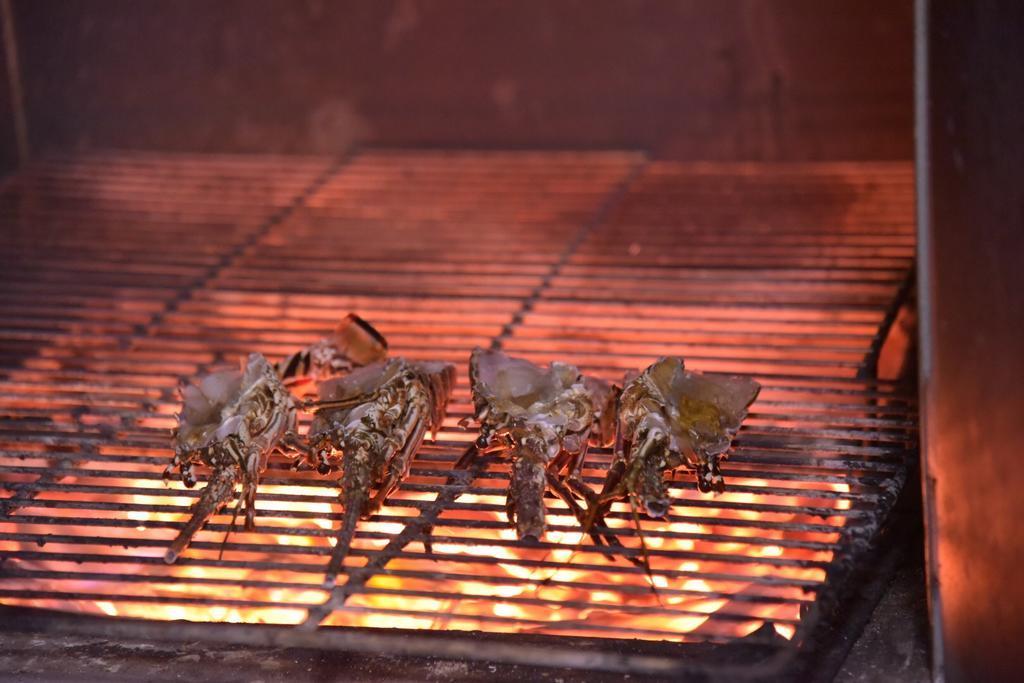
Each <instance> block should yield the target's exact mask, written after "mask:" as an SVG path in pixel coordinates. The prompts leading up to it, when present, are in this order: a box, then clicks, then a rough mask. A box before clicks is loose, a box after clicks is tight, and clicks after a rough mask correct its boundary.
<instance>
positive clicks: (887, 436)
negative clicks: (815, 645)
mask: <svg viewBox="0 0 1024 683" xmlns="http://www.w3.org/2000/svg"><path fill="white" fill-rule="evenodd" d="M911 189H912V188H911V175H910V172H909V169H908V168H907V167H905V166H903V165H899V164H802V165H799V164H797V165H781V166H772V167H759V166H749V165H736V164H727V165H722V164H717V165H716V164H711V165H708V164H676V163H667V162H652V161H648V160H646V159H644V158H643V157H642V156H639V155H635V154H628V153H618V152H615V153H612V152H609V153H597V152H591V153H552V152H547V153H523V152H518V153H501V152H466V153H459V152H450V153H446V152H417V151H408V150H406V151H387V150H371V151H367V152H364V153H362V154H358V155H355V156H354V157H352V158H349V159H346V160H342V161H332V160H328V159H292V158H272V157H266V158H263V157H255V158H247V159H244V160H243V159H237V158H233V157H215V158H212V157H202V156H188V155H182V156H173V155H151V154H138V153H109V154H99V155H89V156H81V157H65V158H57V159H53V160H49V161H46V162H43V163H39V164H36V165H35V166H32V167H30V168H29V169H27V170H26V171H25V172H23V173H22V174H21V175H19V176H16V177H14V178H13V179H12V180H11V181H10V182H9V183H8V184H7V185H6V189H5V191H4V193H3V194H2V195H0V222H2V223H3V224H4V227H5V230H6V231H7V232H8V233H10V234H11V235H12V239H11V240H10V242H11V248H10V249H9V250H7V251H5V253H4V255H3V261H4V265H5V266H7V265H9V266H10V268H9V269H5V271H4V274H3V275H2V276H0V277H2V278H3V279H4V280H5V282H4V284H5V288H6V289H5V291H8V292H9V294H8V296H7V299H6V300H5V302H3V303H0V316H2V318H0V496H3V500H2V507H0V553H2V555H0V557H2V564H0V602H4V603H7V604H13V605H33V606H35V607H57V608H60V609H65V610H71V611H78V612H88V613H92V614H104V613H106V614H117V615H118V616H120V617H122V618H123V617H128V618H131V617H144V618H146V619H153V620H157V621H159V620H164V619H181V618H187V619H193V620H199V621H205V620H210V621H225V620H241V621H253V622H255V621H269V622H272V623H284V624H300V625H302V624H304V627H303V628H305V629H306V630H307V631H309V632H310V633H311V634H325V635H324V639H323V641H322V642H324V643H328V642H334V640H333V639H334V638H335V636H333V635H326V634H329V633H335V632H337V631H338V629H337V628H333V627H340V626H344V627H348V628H347V629H345V630H344V631H343V632H346V633H348V632H351V633H363V632H362V631H361V630H359V628H360V627H368V626H369V627H382V626H383V627H388V628H393V627H399V628H416V629H437V628H441V629H446V630H460V629H470V630H482V631H496V632H509V631H513V632H517V633H520V634H533V633H541V634H549V635H560V636H565V635H575V636H591V637H597V638H601V639H605V638H611V639H615V638H623V637H629V638H645V639H650V640H661V641H673V642H679V643H726V642H739V641H737V640H736V639H737V638H740V637H741V636H746V637H745V638H740V640H741V641H742V642H743V643H744V644H745V645H746V644H749V643H752V642H760V643H763V644H764V645H765V646H766V647H767V648H768V650H767V651H775V650H777V651H779V652H780V653H784V652H790V651H791V649H792V648H791V646H790V643H791V642H799V641H801V640H802V639H803V638H804V636H805V634H806V629H809V628H810V627H812V626H813V624H808V623H806V622H804V621H801V615H802V614H804V613H805V612H806V610H805V609H803V608H806V607H808V606H810V605H813V604H816V601H817V600H818V599H819V596H821V595H822V594H823V593H826V592H829V591H834V590H837V589H838V586H834V585H832V583H831V582H832V579H830V577H831V576H833V575H835V576H841V575H842V574H843V572H834V571H833V569H834V568H835V567H836V566H837V565H838V564H841V563H847V562H849V561H850V560H851V559H853V554H854V553H855V552H859V550H858V549H861V550H862V548H861V546H860V544H858V543H853V542H852V539H855V538H862V537H864V536H865V535H866V536H868V537H870V536H871V535H872V534H873V533H874V530H876V529H877V528H878V525H879V523H880V522H881V520H882V519H884V516H885V514H886V512H887V510H888V509H889V507H890V506H891V505H892V502H893V500H894V497H895V494H896V493H897V492H898V491H899V489H900V487H901V486H902V482H903V478H904V477H905V473H906V467H907V463H908V458H910V457H911V456H912V454H913V452H914V448H915V434H916V412H915V411H916V408H915V406H914V403H913V400H912V398H910V397H908V396H907V395H906V394H905V392H904V388H903V387H902V385H901V384H899V383H894V382H891V381H884V380H878V379H876V378H875V377H874V363H875V360H876V358H877V353H878V348H879V347H880V340H881V339H882V338H884V336H885V328H886V326H887V325H889V324H891V321H892V319H893V315H894V314H893V311H894V310H896V308H897V307H898V305H899V302H900V301H901V300H902V297H903V296H905V294H906V288H905V287H904V286H903V285H904V283H905V282H906V281H907V277H908V273H909V271H910V268H911V265H912V258H913V250H914V238H913V233H912V229H911V228H912V211H911V209H912V203H911ZM349 310H355V311H358V312H359V313H360V314H361V315H363V316H364V317H366V318H367V319H369V320H371V321H373V322H374V324H375V325H376V326H378V327H379V328H380V329H381V330H382V332H384V334H385V335H386V336H387V337H388V339H389V342H390V345H391V347H392V349H393V350H394V352H395V353H396V354H401V355H406V356H408V357H411V358H416V359H438V360H449V361H454V362H457V363H459V365H460V367H464V363H465V360H466V358H467V357H468V352H469V350H470V349H471V348H472V347H473V346H476V345H483V346H487V345H493V346H500V347H502V348H504V349H506V350H507V351H509V352H510V353H514V354H516V355H521V356H524V357H527V358H530V359H534V360H537V361H541V362H547V361H549V360H552V359H556V358H557V359H561V360H566V361H569V362H574V363H576V364H578V365H579V366H580V367H581V369H583V370H584V371H586V372H591V373H594V374H596V375H599V376H603V377H605V378H607V379H609V380H613V381H614V380H619V379H620V378H621V374H622V372H624V371H625V370H628V369H635V368H639V367H642V366H644V365H646V364H648V363H649V362H651V361H652V360H653V359H654V358H656V357H657V356H658V355H663V354H673V353H678V354H680V355H683V356H684V357H686V359H687V365H688V366H689V367H693V368H695V369H698V370H703V371H709V372H748V373H752V374H754V375H755V376H756V377H757V379H758V380H759V381H761V382H762V384H763V385H764V387H765V388H764V390H763V392H762V395H761V397H760V398H759V400H758V402H757V403H756V404H755V405H754V407H753V410H752V412H751V415H750V417H749V418H748V420H747V422H746V423H745V424H744V427H743V429H742V430H741V432H740V434H739V436H738V438H737V441H736V445H735V449H734V452H733V453H732V454H731V456H730V459H729V460H728V461H727V462H726V463H725V467H724V468H723V472H724V474H725V476H726V478H727V481H729V489H728V491H727V492H726V493H725V494H722V495H720V496H715V497H710V496H705V495H704V494H700V493H699V492H698V491H697V490H696V487H695V486H694V484H693V482H692V481H690V480H689V479H688V478H687V477H686V476H682V475H681V476H680V477H678V478H677V479H676V480H675V481H673V482H672V483H671V487H670V488H671V491H672V493H673V497H674V499H675V505H674V506H673V509H672V511H671V514H670V515H669V516H668V518H667V519H666V520H665V521H664V522H657V521H652V520H643V521H641V522H640V525H641V527H642V528H643V534H644V538H645V539H646V543H647V545H648V554H649V556H650V557H651V562H652V572H653V575H654V577H655V582H656V585H657V588H658V594H657V595H655V594H654V593H653V592H652V591H651V587H650V586H649V584H648V581H649V579H648V577H647V574H646V573H645V571H644V570H643V569H641V568H639V567H637V566H635V565H633V564H630V563H628V562H626V561H625V558H626V557H636V556H638V555H639V553H640V549H639V535H638V533H637V530H636V529H635V528H634V525H633V521H632V516H631V515H630V513H629V511H628V508H626V507H623V506H616V507H615V508H614V509H613V511H612V513H611V514H609V515H608V518H607V520H608V524H609V526H610V527H611V530H612V531H614V533H615V534H616V535H617V536H619V537H620V538H621V539H622V542H623V543H624V544H625V545H626V546H627V547H626V548H624V549H615V550H609V549H608V548H604V547H597V548H595V547H594V546H593V545H592V544H590V543H589V541H588V542H586V543H584V544H583V545H582V546H580V547H577V545H578V542H577V540H578V536H579V534H578V532H577V527H576V523H575V521H574V520H573V519H572V517H571V515H569V514H568V511H567V510H566V508H565V507H564V505H563V504H562V503H561V501H558V500H554V499H552V500H551V501H549V515H550V521H551V525H550V526H551V530H550V532H549V535H548V538H547V539H546V541H545V542H543V543H539V544H537V545H535V546H524V545H522V544H520V543H518V542H517V541H515V537H514V534H512V532H511V531H510V530H509V529H508V527H507V524H506V522H505V520H504V518H503V516H502V511H503V493H504V490H505V487H506V486H507V481H508V469H507V465H506V464H504V463H501V462H500V461H492V460H489V459H488V460H485V461H481V462H480V463H478V464H477V466H476V469H475V470H474V471H472V472H471V473H469V475H467V476H465V477H463V478H462V479H458V480H456V481H455V482H454V483H453V482H452V481H451V473H452V469H451V467H452V464H453V463H454V462H455V461H456V460H457V459H458V457H459V456H460V454H461V453H462V451H463V449H464V448H465V445H466V444H467V443H468V442H469V441H471V440H472V439H473V438H474V434H473V433H471V432H462V431H460V430H459V429H458V428H457V422H458V420H459V419H461V418H462V417H465V416H467V415H469V413H470V406H469V395H468V388H467V386H466V383H465V377H461V378H460V384H459V386H458V387H457V389H456V392H455V396H454V399H453V405H452V409H451V411H450V413H451V414H450V416H449V419H448V421H447V422H446V424H445V426H444V428H443V429H442V430H441V432H440V433H439V434H438V435H437V436H438V441H437V442H436V443H434V444H432V445H428V446H427V447H425V448H424V449H423V451H422V452H421V453H420V454H419V455H418V456H417V458H416V460H415V462H414V463H413V467H412V471H411V473H410V476H409V478H408V480H407V481H406V483H405V484H404V485H403V486H402V488H401V490H400V491H399V492H398V493H397V494H396V495H395V497H394V499H393V500H392V501H391V503H390V504H389V505H387V506H385V507H384V508H383V509H382V510H381V511H380V513H378V514H377V515H375V516H374V517H373V518H372V519H370V520H367V521H366V522H363V523H361V525H360V527H359V529H358V532H357V535H356V540H355V543H354V548H353V551H352V553H351V555H350V557H349V558H348V560H347V562H346V569H347V571H348V582H347V583H344V584H341V585H339V586H338V587H336V588H335V589H334V591H333V593H332V592H328V591H325V590H323V589H322V588H321V586H320V583H319V579H320V578H321V576H322V572H323V567H324V566H325V564H326V559H327V556H328V555H329V554H330V550H331V545H330V539H332V538H333V529H335V528H336V527H337V524H338V521H339V520H340V516H341V513H340V510H339V509H338V507H337V505H336V503H335V496H336V491H337V489H336V488H335V487H334V486H333V485H332V484H331V483H330V482H328V481H324V480H322V479H319V478H316V477H313V476H311V475H309V474H307V473H299V472H292V471H290V470H289V469H288V468H287V466H286V464H285V463H283V462H273V463H272V465H271V469H270V471H268V473H267V476H266V478H265V480H264V482H263V484H261V493H260V501H259V504H258V510H259V515H258V518H257V527H256V529H255V530H254V531H253V532H243V531H237V530H236V531H235V532H234V533H233V534H232V535H231V536H230V538H229V539H228V540H227V541H226V542H223V537H224V534H225V533H226V532H227V531H228V529H229V522H230V517H229V515H227V514H225V515H218V516H216V517H215V518H214V519H213V520H211V522H210V524H209V525H208V526H207V527H206V530H205V531H203V532H201V533H200V534H199V536H198V537H197V539H196V543H195V544H194V546H193V548H192V549H191V550H190V551H189V553H187V554H186V556H185V557H183V558H182V559H181V560H180V561H179V563H178V564H177V565H175V566H173V567H167V566H166V565H164V564H163V562H162V560H161V559H160V557H161V556H162V550H163V548H164V547H165V546H166V543H167V541H168V539H169V538H171V537H172V536H173V534H174V533H175V531H176V530H177V529H179V528H180V526H181V524H182V523H183V519H184V515H183V513H184V512H185V511H186V510H187V507H188V505H190V504H191V502H192V501H194V500H195V498H196V496H197V495H198V492H197V491H188V490H184V489H182V488H181V487H180V485H178V484H172V485H170V486H169V487H166V486H165V485H164V484H163V483H162V481H161V476H160V472H161V471H162V469H163V466H164V464H165V463H166V461H167V459H168V458H169V452H168V443H167V436H166V434H167V431H166V430H167V429H168V428H169V427H170V426H171V425H172V424H173V413H174V411H175V410H176V409H177V399H176V398H175V396H174V391H173V390H174V387H175V386H176V384H177V381H178V379H179V378H180V377H193V376H195V375H196V374H199V373H202V372H205V371H207V370H208V369H210V368H213V367H216V366H218V365H220V364H224V363H231V362H233V361H234V359H235V358H237V357H238V356H239V355H241V354H243V353H246V352H248V351H250V350H258V351H262V352H264V353H266V354H267V355H268V356H270V357H272V358H274V357H279V356H283V355H284V354H286V353H289V352H291V351H292V350H294V349H295V348H296V347H299V346H302V345H305V344H307V343H309V341H311V340H312V339H315V338H317V337H318V336H321V335H322V334H324V333H325V332H326V331H327V330H328V329H330V328H331V327H332V326H333V324H334V323H335V322H336V321H337V319H338V318H339V317H340V316H341V315H343V314H344V313H346V312H348V311H349ZM609 458H610V454H609V453H607V452H603V451H598V452H595V453H593V454H592V455H591V457H590V458H589V460H588V462H587V465H586V467H585V470H584V476H585V480H586V481H587V483H588V484H590V485H591V486H593V487H599V486H600V484H601V482H602V481H603V477H604V473H605V471H606V469H607V466H608V462H609ZM428 534H429V538H428ZM222 542H223V544H222ZM427 542H429V543H431V544H432V545H433V552H432V553H427V552H426V549H425V545H424V544H425V543H427ZM222 548H223V551H224V555H223V558H219V557H218V556H219V553H220V551H221V549H222ZM122 577H129V578H122ZM321 622H322V623H323V626H322V627H321V628H319V629H316V628H314V627H315V626H316V625H317V624H320V623H321ZM765 624H768V627H767V629H766V628H765V627H764V626H765ZM225 628H227V627H226V626H225ZM352 628H355V629H356V630H354V631H350V630H349V629H352ZM310 629H312V630H310ZM235 632H236V631H234V630H233V629H228V630H226V631H225V633H235ZM237 632H238V633H241V632H242V631H241V630H239V631H237ZM275 632H276V631H275ZM778 634H782V636H784V637H780V636H779V635H778ZM306 637H307V636H301V637H300V636H296V639H295V640H294V641H289V642H299V641H302V642H306V641H305V640H304V639H305V638H306ZM375 637H376V636H373V635H370V636H368V640H366V641H361V642H374V638H375ZM520 637H525V636H523V635H521V636H520ZM787 638H792V639H793V640H792V641H790V640H787ZM356 640H359V639H358V638H356ZM608 642H609V646H612V643H613V641H611V640H610V641H608ZM615 642H617V641H615ZM352 646H353V647H364V646H365V645H364V644H359V645H352ZM497 651H504V650H502V649H501V648H497V649H490V650H488V652H489V653H490V654H489V656H494V655H493V653H494V652H497ZM476 656H480V655H479V654H477V655H476ZM519 656H520V655H518V654H517V655H514V656H513V655H509V657H510V659H508V660H507V661H519V660H518V659H517V657H519ZM610 661H611V660H604V659H600V658H598V659H594V660H592V663H591V666H595V667H596V668H610V667H611V665H610V664H609V662H610ZM600 662H604V663H600ZM615 666H618V664H616V665H615ZM611 668H613V669H614V670H619V669H617V668H614V667H611Z"/></svg>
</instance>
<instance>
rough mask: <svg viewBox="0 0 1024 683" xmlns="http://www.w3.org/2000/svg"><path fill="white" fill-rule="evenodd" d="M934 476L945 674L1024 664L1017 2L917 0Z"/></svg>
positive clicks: (1001, 674) (934, 584) (936, 618)
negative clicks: (920, 1)
mask: <svg viewBox="0 0 1024 683" xmlns="http://www.w3.org/2000/svg"><path fill="white" fill-rule="evenodd" d="M919 10H920V17H919V21H920V22H921V23H920V24H919V29H920V30H921V31H922V33H921V35H920V37H919V40H922V43H921V45H920V49H921V53H920V56H921V58H922V59H921V64H920V69H921V72H920V75H921V77H922V85H924V84H926V86H927V87H926V88H925V89H923V90H921V91H920V92H919V97H920V99H919V103H918V106H919V110H918V116H919V126H920V130H919V142H918V144H919V148H918V154H919V160H920V162H921V169H922V172H921V184H920V190H919V192H920V194H919V202H920V206H921V208H920V218H921V220H920V242H921V248H922V251H921V264H922V272H921V278H920V291H921V300H922V313H923V316H922V325H921V332H922V340H921V347H922V376H921V395H922V397H923V400H924V405H925V408H926V411H925V419H924V422H923V430H922V433H923V436H924V445H925V454H926V457H925V458H924V467H925V473H924V475H925V476H924V490H925V498H926V501H927V521H928V541H929V545H928V548H929V551H930V558H929V560H930V598H931V608H932V622H933V627H934V637H935V647H934V651H935V657H936V659H935V667H934V668H935V673H936V676H937V677H938V678H945V679H946V680H950V681H976V680H1018V679H1019V678H1020V672H1021V670H1022V667H1024V651H1022V649H1021V647H1020V640H1021V637H1022V636H1024V586H1022V584H1021V582H1020V571H1021V562H1022V558H1024V528H1022V527H1021V525H1020V524H1019V521H1018V520H1019V518H1020V507H1019V506H1020V491H1021V490H1022V489H1024V466H1022V463H1021V458H1020V454H1021V447H1020V441H1019V439H1020V415H1021V409H1022V408H1024V384H1022V379H1024V354H1022V353H1021V349H1022V348H1024V296H1022V295H1021V293H1022V292H1024V269H1022V268H1021V257H1022V255H1024V190H1022V187H1021V183H1020V174H1021V169H1022V168H1024V128H1022V127H1021V125H1020V117H1019V115H1018V112H1019V111H1020V107H1021V105H1022V104H1024V62H1022V61H1021V60H1020V59H1019V32H1020V27H1021V26H1024V6H1021V5H1020V4H1017V3H1009V2H1007V3H958V2H922V3H920V4H919Z"/></svg>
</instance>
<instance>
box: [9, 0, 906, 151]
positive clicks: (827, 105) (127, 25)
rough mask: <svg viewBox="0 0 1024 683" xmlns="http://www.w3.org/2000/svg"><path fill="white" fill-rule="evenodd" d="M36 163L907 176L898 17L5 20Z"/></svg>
mask: <svg viewBox="0 0 1024 683" xmlns="http://www.w3.org/2000/svg"><path fill="white" fill-rule="evenodd" d="M14 3H15V14H16V21H17V31H18V38H19V40H20V42H21V55H22V61H23V71H24V80H25V88H26V96H27V109H28V116H29V123H30V134H31V138H32V142H33V146H34V147H35V148H36V149H37V150H40V149H41V150H47V149H67V148H84V147H90V146H116V147H132V148H156V149H189V150H211V151H212V150H226V151H280V152H334V151H339V150H342V149H344V148H346V147H347V146H349V145H350V144H351V143H352V142H353V141H355V140H359V141H365V142H371V143H385V144H404V143H408V144H437V145H493V146H629V147H642V148H647V149H650V150H652V151H653V152H654V153H655V154H657V155H659V156H662V157H678V158H696V159H772V160H773V159H807V158H810V159H820V158H844V159H861V158H871V159H876V158H910V157H911V155H912V153H913V150H912V134H911V125H912V113H911V112H912V95H911V92H912V33H913V31H912V12H911V6H910V4H911V3H910V0H831V1H830V0H774V1H772V0H717V1H713V2H709V1H706V0H648V1H634V2H627V1H624V0H520V1H518V2H514V1H498V0H364V1H358V0H341V1H331V0H218V1H216V2H210V1H209V0H176V1H174V2H170V1H161V2H156V1H151V2H138V1H136V0H105V1H104V2H86V1H84V0H71V1H62V2H57V1H54V0H14Z"/></svg>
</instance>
